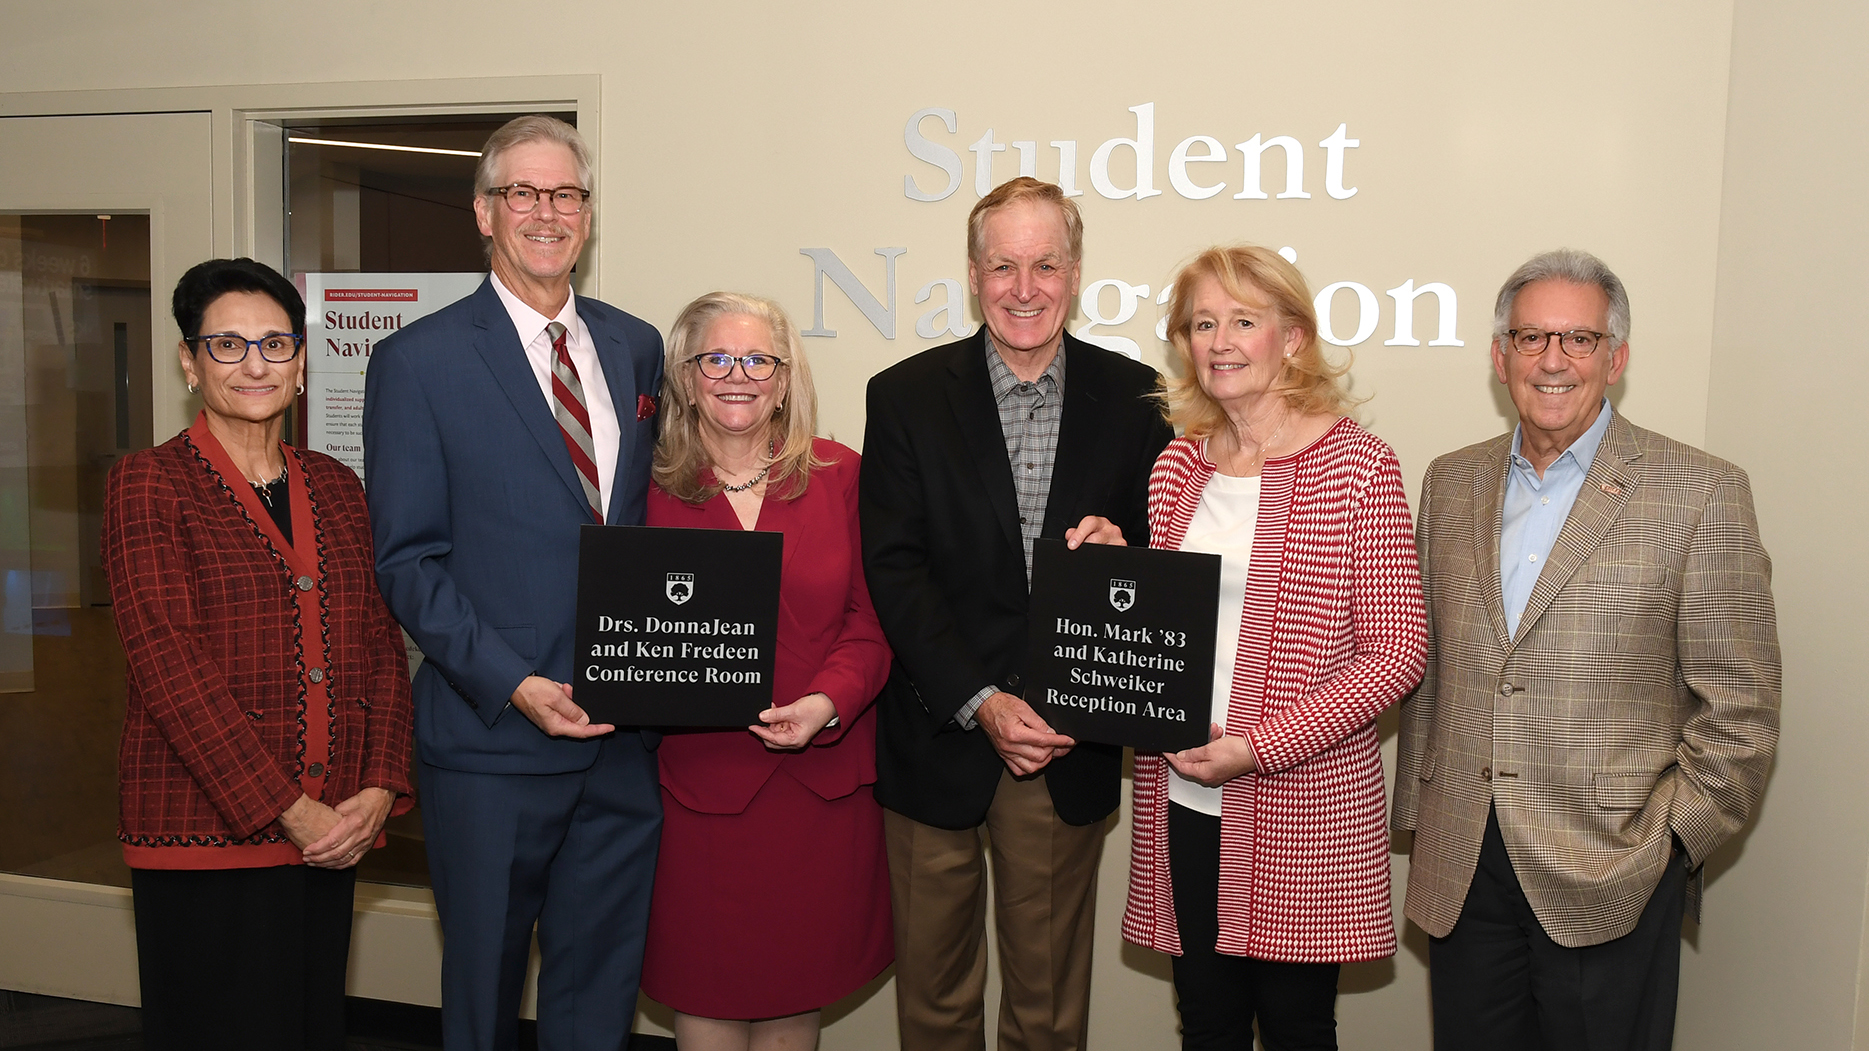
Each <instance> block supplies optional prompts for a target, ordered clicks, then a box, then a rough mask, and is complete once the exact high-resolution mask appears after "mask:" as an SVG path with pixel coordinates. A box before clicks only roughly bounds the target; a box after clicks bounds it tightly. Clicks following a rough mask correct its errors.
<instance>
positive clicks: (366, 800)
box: [305, 788, 396, 869]
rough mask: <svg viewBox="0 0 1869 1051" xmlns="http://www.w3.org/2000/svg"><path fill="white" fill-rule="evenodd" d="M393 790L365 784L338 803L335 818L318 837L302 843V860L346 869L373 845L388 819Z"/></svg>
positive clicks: (323, 867) (392, 801)
mask: <svg viewBox="0 0 1869 1051" xmlns="http://www.w3.org/2000/svg"><path fill="white" fill-rule="evenodd" d="M395 801H396V793H394V792H391V791H390V790H389V789H387V788H366V789H364V790H363V791H361V792H359V793H357V794H356V795H354V796H351V797H350V798H349V799H346V800H344V801H343V802H342V803H339V804H338V805H337V806H336V807H335V808H334V809H333V811H332V812H333V813H335V814H336V815H337V822H336V823H335V824H333V825H332V826H331V829H330V831H328V832H326V833H325V834H324V835H323V836H322V837H321V838H319V839H318V840H316V841H314V842H313V843H311V844H309V845H307V846H306V847H305V863H306V864H307V865H314V866H316V867H318V868H321V869H347V868H350V867H351V866H352V865H355V864H356V863H357V862H359V861H362V860H363V856H364V854H365V853H367V852H368V851H369V849H370V848H371V847H372V846H375V845H376V837H377V833H379V832H381V831H383V822H384V821H387V820H388V819H389V807H390V804H391V803H394V802H395Z"/></svg>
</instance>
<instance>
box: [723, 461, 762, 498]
mask: <svg viewBox="0 0 1869 1051" xmlns="http://www.w3.org/2000/svg"><path fill="white" fill-rule="evenodd" d="M770 470H772V465H771V464H767V465H766V466H764V467H761V468H760V469H759V473H758V474H756V475H754V476H753V477H751V478H748V479H747V480H746V481H744V482H741V483H740V484H739V485H722V486H721V487H720V491H721V492H723V493H744V492H746V491H747V490H748V489H751V488H752V487H754V486H756V485H758V484H759V483H761V482H763V481H765V480H766V472H768V471H770Z"/></svg>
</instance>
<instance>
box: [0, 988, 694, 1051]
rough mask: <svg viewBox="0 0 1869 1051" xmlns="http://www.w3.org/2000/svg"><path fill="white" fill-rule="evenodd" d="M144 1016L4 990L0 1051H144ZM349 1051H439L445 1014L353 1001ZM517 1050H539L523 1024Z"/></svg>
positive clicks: (661, 1048)
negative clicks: (442, 1017)
mask: <svg viewBox="0 0 1869 1051" xmlns="http://www.w3.org/2000/svg"><path fill="white" fill-rule="evenodd" d="M141 1014H142V1012H141V1011H138V1010H137V1009H136V1008H134V1007H117V1006H115V1005H113V1004H94V1003H87V1002H85V1001H83V1000H61V999H59V998H57V997H54V996H33V995H30V994H27V993H15V992H7V991H5V990H0V1049H5V1051H142V1047H143V1039H142V1029H143V1026H142V1020H141V1017H140V1016H141ZM347 1015H348V1020H349V1023H350V1039H349V1040H348V1041H347V1042H346V1044H345V1048H346V1051H439V1048H440V1047H441V1012H439V1011H437V1010H435V1009H434V1008H432V1007H413V1006H411V1005H409V1004H392V1003H386V1002H384V1001H381V1000H358V999H352V1000H351V1001H350V1003H349V1009H348V1011H347ZM519 1046H520V1047H521V1048H522V1049H524V1051H532V1049H534V1048H536V1047H537V1046H538V1044H537V1040H536V1038H535V1036H534V1033H533V1027H532V1025H531V1023H528V1022H521V1023H520V1033H519ZM629 1051H675V1041H673V1040H670V1039H669V1038H667V1037H660V1036H645V1035H643V1034H640V1033H637V1034H633V1035H632V1036H631V1037H630V1042H629Z"/></svg>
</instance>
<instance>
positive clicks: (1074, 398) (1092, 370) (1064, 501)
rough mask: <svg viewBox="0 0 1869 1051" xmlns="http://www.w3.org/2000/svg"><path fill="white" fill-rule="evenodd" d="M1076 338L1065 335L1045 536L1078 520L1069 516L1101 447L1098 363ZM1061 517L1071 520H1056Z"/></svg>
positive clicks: (1058, 534)
mask: <svg viewBox="0 0 1869 1051" xmlns="http://www.w3.org/2000/svg"><path fill="white" fill-rule="evenodd" d="M1076 342H1077V341H1076V340H1074V339H1072V338H1071V337H1069V336H1066V337H1065V339H1064V351H1063V353H1064V416H1063V418H1062V419H1061V420H1059V421H1058V454H1057V458H1056V459H1055V460H1053V461H1052V466H1051V492H1050V494H1049V495H1048V496H1047V497H1046V499H1045V525H1044V530H1043V532H1044V535H1046V536H1063V535H1064V531H1065V530H1066V529H1069V528H1070V527H1072V526H1074V525H1076V524H1077V522H1076V521H1075V520H1074V519H1073V517H1072V516H1073V509H1074V508H1075V507H1076V505H1077V495H1078V493H1079V492H1081V491H1082V489H1083V483H1084V479H1085V477H1086V476H1087V475H1088V473H1089V471H1090V467H1091V465H1092V464H1093V463H1094V462H1095V461H1096V460H1097V459H1098V453H1099V450H1100V448H1101V443H1099V442H1097V441H1096V428H1097V423H1098V421H1099V420H1100V419H1101V418H1102V415H1103V414H1102V412H1101V411H1100V407H1099V403H1100V402H1101V400H1102V398H1101V393H1102V392H1101V391H1100V390H1099V388H1100V387H1101V386H1102V384H1100V383H1098V382H1097V381H1098V379H1099V378H1100V376H1099V374H1098V372H1097V370H1096V365H1097V364H1098V363H1097V362H1096V360H1095V359H1093V358H1092V357H1091V355H1089V354H1087V353H1084V352H1082V351H1080V350H1078V349H1077V348H1076V347H1074V346H1073V344H1074V343H1076ZM1080 346H1081V344H1080ZM1060 517H1062V518H1065V519H1071V520H1068V521H1057V520H1056V519H1059V518H1060Z"/></svg>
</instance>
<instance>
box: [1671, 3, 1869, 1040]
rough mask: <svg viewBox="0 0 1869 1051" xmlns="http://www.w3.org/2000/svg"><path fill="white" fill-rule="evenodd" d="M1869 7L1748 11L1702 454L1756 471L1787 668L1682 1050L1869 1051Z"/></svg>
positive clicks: (1718, 887) (1693, 964)
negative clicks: (1867, 929)
mask: <svg viewBox="0 0 1869 1051" xmlns="http://www.w3.org/2000/svg"><path fill="white" fill-rule="evenodd" d="M1865 44H1869V7H1865V6H1864V5H1863V4H1861V3H1859V2H1852V0H1788V2H1787V0H1771V2H1761V0H1740V2H1739V3H1738V4H1737V5H1736V10H1735V12H1734V30H1733V60H1732V71H1733V72H1732V101H1731V104H1730V106H1731V112H1730V116H1729V118H1728V124H1727V142H1726V174H1725V188H1724V194H1723V198H1724V199H1723V201H1722V206H1721V209H1720V249H1719V251H1720V257H1719V271H1718V279H1717V280H1718V294H1717V297H1716V300H1715V309H1714V318H1713V320H1714V342H1713V360H1712V375H1711V383H1710V389H1709V396H1708V402H1707V444H1708V447H1709V448H1710V449H1712V451H1714V452H1716V453H1718V454H1720V455H1722V456H1726V457H1728V458H1730V459H1733V460H1735V461H1737V462H1738V463H1741V464H1743V465H1745V466H1746V467H1748V468H1750V469H1751V472H1752V484H1753V491H1754V495H1755V497H1756V498H1757V501H1758V509H1759V524H1760V528H1761V530H1762V531H1763V533H1764V537H1765V543H1766V546H1767V547H1768V549H1769V550H1770V551H1771V552H1772V555H1773V563H1774V573H1773V584H1774V590H1775V591H1776V593H1777V596H1778V603H1779V606H1778V610H1779V634H1780V637H1781V639H1782V640H1783V645H1784V655H1785V709H1784V730H1783V738H1782V740H1781V742H1780V744H1779V749H1778V762H1777V768H1776V770H1775V771H1774V773H1773V776H1772V780H1771V783H1770V785H1769V787H1768V789H1767V791H1766V795H1765V802H1764V806H1763V808H1762V810H1761V812H1760V814H1759V817H1758V820H1757V821H1756V823H1755V824H1754V826H1753V827H1752V828H1751V829H1750V830H1749V831H1748V833H1747V834H1745V835H1742V837H1741V839H1740V841H1739V842H1738V843H1735V844H1730V845H1729V846H1728V847H1727V848H1726V849H1725V850H1723V851H1722V852H1721V853H1720V854H1719V855H1716V856H1715V858H1714V859H1713V861H1711V862H1710V863H1709V867H1710V869H1712V870H1719V871H1718V875H1717V877H1716V878H1715V879H1714V880H1713V881H1712V882H1711V883H1710V885H1709V887H1708V894H1707V906H1706V908H1707V911H1706V924H1705V926H1704V927H1702V928H1701V930H1700V937H1699V945H1698V951H1690V952H1689V953H1688V954H1687V956H1686V959H1685V960H1684V967H1683V976H1682V995H1681V1008H1682V1019H1683V1023H1682V1026H1681V1035H1680V1039H1679V1044H1680V1046H1683V1047H1785V1048H1840V1047H1850V1046H1854V1047H1869V1025H1865V1016H1864V1012H1865V1009H1866V1008H1869V1004H1866V1003H1865V1002H1864V998H1863V996H1862V992H1863V990H1864V982H1865V979H1869V971H1866V970H1865V966H1864V965H1865V959H1864V945H1863V934H1864V928H1863V905H1864V862H1865V857H1866V856H1869V805H1865V801H1866V800H1869V776H1866V775H1865V768H1864V764H1863V754H1864V752H1865V749H1866V748H1869V706H1866V705H1865V701H1866V700H1869V691H1866V690H1865V689H1864V687H1863V676H1862V672H1861V667H1860V665H1859V663H1858V659H1859V658H1860V656H1861V653H1862V649H1863V645H1864V641H1865V639H1864V636H1865V628H1866V627H1869V616H1866V615H1865V614H1866V611H1869V600H1866V599H1865V596H1869V559H1865V557H1864V555H1863V553H1862V524H1863V522H1864V521H1865V519H1869V499H1865V497H1864V494H1863V487H1862V484H1861V482H1862V479H1863V477H1864V472H1863V470H1862V468H1861V466H1860V463H1859V462H1858V457H1857V456H1856V455H1855V452H1856V450H1857V449H1858V448H1859V447H1860V445H1861V439H1860V425H1861V413H1862V407H1861V400H1860V395H1861V393H1862V391H1863V389H1864V387H1865V384H1869V364H1865V358H1864V340H1863V338H1862V336H1861V330H1862V325H1863V312H1864V306H1865V297H1864V289H1865V288H1866V287H1869V247H1865V240H1864V238H1865V235H1866V234H1869V197H1866V196H1865V189H1869V187H1866V186H1865V182H1864V175H1863V173H1864V171H1865V170H1869V79H1866V78H1865V77H1864V73H1863V68H1864V67H1863V64H1862V58H1861V56H1862V52H1863V48H1864V45H1865Z"/></svg>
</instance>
